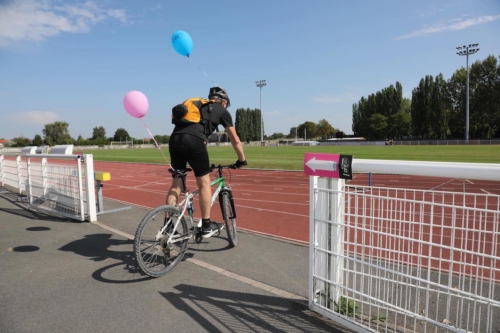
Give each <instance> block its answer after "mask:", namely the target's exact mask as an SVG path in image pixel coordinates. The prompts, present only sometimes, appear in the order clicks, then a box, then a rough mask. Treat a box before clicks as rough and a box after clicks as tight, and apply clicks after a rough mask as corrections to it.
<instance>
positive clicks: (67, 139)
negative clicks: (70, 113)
mask: <svg viewBox="0 0 500 333" xmlns="http://www.w3.org/2000/svg"><path fill="white" fill-rule="evenodd" d="M68 127H69V124H68V123H67V122H65V121H56V122H54V123H52V124H46V125H45V128H44V129H43V131H42V132H43V135H44V136H45V137H44V141H45V143H46V144H48V145H49V146H54V145H62V144H70V143H72V142H73V141H74V140H73V139H72V138H71V136H70V135H69V130H68Z"/></svg>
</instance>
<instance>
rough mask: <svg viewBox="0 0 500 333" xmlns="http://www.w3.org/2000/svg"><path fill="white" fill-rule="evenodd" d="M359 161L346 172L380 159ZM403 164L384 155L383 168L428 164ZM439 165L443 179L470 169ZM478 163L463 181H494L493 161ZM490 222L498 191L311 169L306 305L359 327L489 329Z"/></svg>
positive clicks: (493, 246)
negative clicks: (360, 178) (366, 180)
mask: <svg viewBox="0 0 500 333" xmlns="http://www.w3.org/2000/svg"><path fill="white" fill-rule="evenodd" d="M369 162H373V163H372V164H371V166H370V163H369ZM363 163H364V164H361V163H358V164H357V165H356V163H355V161H353V170H354V171H355V172H360V171H361V172H366V171H367V170H368V169H369V168H372V169H377V168H380V167H382V165H381V164H383V161H366V160H365V161H363ZM412 163H413V164H414V167H415V168H417V169H416V170H412V168H411V167H410V168H408V165H406V166H405V167H404V169H402V170H397V167H396V168H395V167H394V162H391V164H390V165H391V166H392V169H391V167H390V166H386V169H387V173H390V174H398V173H401V174H412V173H413V172H414V173H415V174H420V175H422V174H426V173H427V174H428V175H429V176H431V175H432V172H431V171H432V170H434V171H435V167H436V164H435V163H423V162H422V163H415V162H412ZM446 165H447V174H448V176H449V177H454V175H453V172H456V173H457V174H460V176H461V177H463V176H464V175H463V174H462V173H461V172H463V171H464V169H467V168H466V167H467V166H470V164H467V165H464V164H453V163H446ZM401 166H403V164H401ZM437 166H438V167H439V166H440V165H437ZM483 167H484V168H485V169H484V170H483V171H484V172H480V171H481V170H479V172H477V171H478V170H477V168H476V172H475V173H474V174H472V173H471V175H469V176H470V177H467V178H468V179H477V178H478V177H479V176H478V175H480V176H481V177H480V178H486V179H488V177H490V179H491V178H495V179H494V180H500V166H499V165H483ZM486 168H492V169H488V170H486ZM453 170H455V171H453ZM490 171H491V172H490ZM379 172H380V171H379ZM499 223H500V196H498V195H492V194H486V193H483V194H478V193H458V192H448V191H436V190H432V191H423V190H412V189H401V188H388V187H373V186H348V185H345V182H344V180H342V179H331V178H322V177H317V176H311V178H310V235H311V242H310V274H309V276H310V279H309V306H310V308H311V309H312V310H314V311H316V312H318V313H321V314H323V315H325V316H327V317H329V318H331V319H333V320H335V321H337V322H339V323H340V324H342V325H344V326H346V327H349V328H351V329H354V330H356V331H358V332H363V331H365V332H464V331H465V332H495V331H497V330H498V329H499V328H500V285H499V282H500V227H499Z"/></svg>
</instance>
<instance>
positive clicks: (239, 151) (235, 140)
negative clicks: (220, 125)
mask: <svg viewBox="0 0 500 333" xmlns="http://www.w3.org/2000/svg"><path fill="white" fill-rule="evenodd" d="M225 130H226V132H227V135H228V136H229V140H231V144H232V145H233V148H234V151H235V152H236V155H238V160H239V161H241V162H243V161H245V160H246V158H245V153H244V152H243V145H242V144H241V141H240V137H239V136H238V134H236V129H235V128H234V127H232V126H230V127H226V128H225Z"/></svg>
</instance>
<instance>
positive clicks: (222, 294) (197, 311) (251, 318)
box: [160, 284, 342, 333]
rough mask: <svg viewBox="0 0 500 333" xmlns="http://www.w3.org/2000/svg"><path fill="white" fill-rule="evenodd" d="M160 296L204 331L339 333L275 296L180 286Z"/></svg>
mask: <svg viewBox="0 0 500 333" xmlns="http://www.w3.org/2000/svg"><path fill="white" fill-rule="evenodd" d="M175 289H177V290H178V291H179V293H176V292H167V293H162V292H160V294H161V295H162V296H163V297H165V299H166V300H167V301H169V302H170V303H171V304H172V305H173V306H175V307H176V308H177V309H178V310H180V311H184V312H185V313H186V314H188V315H189V316H191V318H192V319H193V320H194V321H196V322H198V323H200V325H202V326H203V327H204V328H205V329H206V331H207V332H227V331H230V332H312V333H314V332H317V333H319V332H338V333H340V332H342V331H340V330H339V329H338V328H337V327H336V325H335V323H333V322H331V321H329V320H326V319H324V318H323V319H320V317H319V316H317V315H316V314H315V313H314V312H313V311H311V310H309V308H308V307H307V305H305V304H304V305H303V304H300V303H297V302H294V301H291V300H287V299H283V298H281V297H275V296H265V295H258V294H249V293H244V292H234V291H226V290H220V289H210V288H203V287H198V286H192V285H186V284H181V285H178V286H176V287H175Z"/></svg>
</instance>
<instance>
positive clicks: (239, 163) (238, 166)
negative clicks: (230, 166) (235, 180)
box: [234, 160, 248, 169]
mask: <svg viewBox="0 0 500 333" xmlns="http://www.w3.org/2000/svg"><path fill="white" fill-rule="evenodd" d="M234 165H235V166H236V167H237V168H238V169H239V168H241V167H242V166H244V165H248V163H247V160H244V161H240V160H236V163H234Z"/></svg>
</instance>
